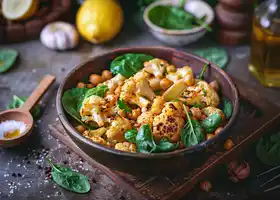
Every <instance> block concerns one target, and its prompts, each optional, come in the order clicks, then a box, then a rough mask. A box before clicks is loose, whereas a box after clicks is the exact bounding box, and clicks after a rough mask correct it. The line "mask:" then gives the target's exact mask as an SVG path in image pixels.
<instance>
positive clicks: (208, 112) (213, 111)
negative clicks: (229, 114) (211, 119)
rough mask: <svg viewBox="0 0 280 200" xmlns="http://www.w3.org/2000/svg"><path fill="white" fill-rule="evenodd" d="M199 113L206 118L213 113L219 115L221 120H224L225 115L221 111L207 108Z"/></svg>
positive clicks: (210, 107)
mask: <svg viewBox="0 0 280 200" xmlns="http://www.w3.org/2000/svg"><path fill="white" fill-rule="evenodd" d="M201 111H202V112H203V113H204V114H205V115H206V116H210V115H213V114H215V113H219V114H220V115H221V117H222V119H225V115H224V113H223V111H221V110H220V109H219V108H216V107H212V106H208V107H206V108H203V109H202V110H201Z"/></svg>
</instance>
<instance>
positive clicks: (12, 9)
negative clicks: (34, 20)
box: [2, 0, 38, 20]
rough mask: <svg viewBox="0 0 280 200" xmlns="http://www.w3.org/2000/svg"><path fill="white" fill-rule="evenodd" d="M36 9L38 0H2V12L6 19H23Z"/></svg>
mask: <svg viewBox="0 0 280 200" xmlns="http://www.w3.org/2000/svg"><path fill="white" fill-rule="evenodd" d="M37 9H38V0H3V1H2V13H3V15H4V17H5V18H6V19H8V20H25V19H27V18H29V17H32V16H33V15H34V14H35V13H36V12H37Z"/></svg>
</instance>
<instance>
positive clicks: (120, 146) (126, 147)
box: [115, 142, 136, 152]
mask: <svg viewBox="0 0 280 200" xmlns="http://www.w3.org/2000/svg"><path fill="white" fill-rule="evenodd" d="M115 149H117V150H120V151H128V152H136V145H135V144H134V143H130V142H120V143H117V144H116V145H115Z"/></svg>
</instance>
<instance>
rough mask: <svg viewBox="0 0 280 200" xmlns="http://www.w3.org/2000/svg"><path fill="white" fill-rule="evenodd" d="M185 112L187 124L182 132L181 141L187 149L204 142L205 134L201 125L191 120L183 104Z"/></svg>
mask: <svg viewBox="0 0 280 200" xmlns="http://www.w3.org/2000/svg"><path fill="white" fill-rule="evenodd" d="M183 107H184V110H185V112H186V115H187V120H188V121H187V122H186V124H185V126H184V128H183V129H182V130H181V140H182V141H183V143H184V146H185V147H190V146H194V145H196V144H199V143H200V142H202V141H203V140H204V133H203V129H202V127H201V125H200V123H199V122H198V121H196V120H194V119H191V118H190V115H189V112H188V111H187V109H186V106H185V105H184V104H183Z"/></svg>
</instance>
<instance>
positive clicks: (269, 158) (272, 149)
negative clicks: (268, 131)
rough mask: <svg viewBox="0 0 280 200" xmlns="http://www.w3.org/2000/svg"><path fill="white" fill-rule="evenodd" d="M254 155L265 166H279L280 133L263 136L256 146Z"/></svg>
mask: <svg viewBox="0 0 280 200" xmlns="http://www.w3.org/2000/svg"><path fill="white" fill-rule="evenodd" d="M256 155H257V157H258V158H259V159H260V161H261V162H262V163H264V164H266V165H269V166H276V165H279V164H280V132H277V133H274V134H272V135H265V136H263V137H262V138H261V139H260V140H259V142H258V143H257V145H256Z"/></svg>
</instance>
